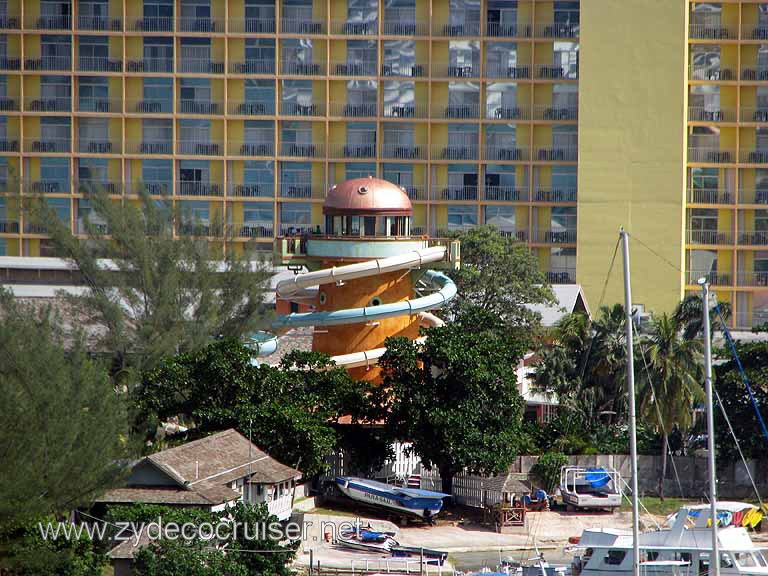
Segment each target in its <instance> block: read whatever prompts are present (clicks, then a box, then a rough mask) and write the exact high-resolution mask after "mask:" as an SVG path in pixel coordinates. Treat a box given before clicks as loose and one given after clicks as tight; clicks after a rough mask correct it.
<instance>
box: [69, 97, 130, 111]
mask: <svg viewBox="0 0 768 576" xmlns="http://www.w3.org/2000/svg"><path fill="white" fill-rule="evenodd" d="M75 103H76V105H77V111H78V112H99V113H104V114H119V113H120V112H122V110H123V102H122V101H121V100H120V99H119V98H97V97H93V96H91V97H83V96H81V97H80V98H76V99H75Z"/></svg>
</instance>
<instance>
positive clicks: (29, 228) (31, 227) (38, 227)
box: [24, 222, 48, 234]
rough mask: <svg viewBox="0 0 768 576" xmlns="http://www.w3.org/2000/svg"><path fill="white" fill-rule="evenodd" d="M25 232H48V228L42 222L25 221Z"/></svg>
mask: <svg viewBox="0 0 768 576" xmlns="http://www.w3.org/2000/svg"><path fill="white" fill-rule="evenodd" d="M24 233H25V234H47V233H48V229H47V228H46V227H45V226H43V225H42V224H37V223H36V222H25V223H24Z"/></svg>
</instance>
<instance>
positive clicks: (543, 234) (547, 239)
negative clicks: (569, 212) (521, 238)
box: [532, 228, 576, 244]
mask: <svg viewBox="0 0 768 576" xmlns="http://www.w3.org/2000/svg"><path fill="white" fill-rule="evenodd" d="M532 242H535V243H537V244H574V243H575V242H576V230H573V229H567V228H566V229H563V228H561V229H558V230H536V231H534V234H533V237H532Z"/></svg>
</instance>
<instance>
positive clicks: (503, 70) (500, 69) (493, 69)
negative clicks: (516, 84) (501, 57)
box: [485, 62, 531, 80]
mask: <svg viewBox="0 0 768 576" xmlns="http://www.w3.org/2000/svg"><path fill="white" fill-rule="evenodd" d="M485 75H486V77H488V78H510V79H522V80H527V79H528V78H530V77H531V67H530V66H525V65H521V66H508V65H506V64H499V63H498V62H492V63H490V64H487V65H486V67H485Z"/></svg>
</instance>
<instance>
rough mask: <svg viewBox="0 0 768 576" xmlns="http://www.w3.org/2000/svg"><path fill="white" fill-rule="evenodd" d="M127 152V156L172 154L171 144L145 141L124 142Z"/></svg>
mask: <svg viewBox="0 0 768 576" xmlns="http://www.w3.org/2000/svg"><path fill="white" fill-rule="evenodd" d="M126 148H127V152H128V153H129V154H147V155H155V154H165V155H170V154H173V142H170V141H169V142H159V141H157V140H155V141H147V140H129V141H128V142H126Z"/></svg>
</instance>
